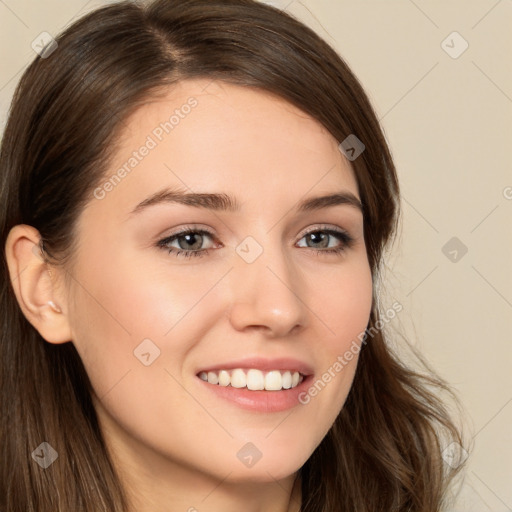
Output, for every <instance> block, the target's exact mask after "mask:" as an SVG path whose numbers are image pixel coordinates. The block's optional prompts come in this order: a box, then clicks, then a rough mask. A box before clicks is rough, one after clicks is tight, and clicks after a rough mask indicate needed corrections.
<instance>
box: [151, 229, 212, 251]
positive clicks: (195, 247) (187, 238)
mask: <svg viewBox="0 0 512 512" xmlns="http://www.w3.org/2000/svg"><path fill="white" fill-rule="evenodd" d="M208 238H210V239H213V234H212V233H210V232H209V231H207V230H206V229H190V228H189V229H186V230H183V231H180V232H179V233H175V234H174V235H171V236H169V237H167V238H164V239H163V240H160V241H159V242H158V244H157V245H158V247H161V248H162V249H167V250H168V252H169V253H174V255H175V256H184V257H186V258H188V257H190V256H204V255H205V254H208V249H209V248H206V249H205V248H203V244H204V242H205V240H206V239H208ZM172 244H177V247H176V245H174V246H173V245H172ZM210 248H211V247H210Z"/></svg>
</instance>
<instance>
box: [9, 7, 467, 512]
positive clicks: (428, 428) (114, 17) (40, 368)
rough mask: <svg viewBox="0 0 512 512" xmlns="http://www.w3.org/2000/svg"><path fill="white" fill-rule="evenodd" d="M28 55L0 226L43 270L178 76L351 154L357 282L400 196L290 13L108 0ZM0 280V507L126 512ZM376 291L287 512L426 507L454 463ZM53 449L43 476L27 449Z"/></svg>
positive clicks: (84, 398)
mask: <svg viewBox="0 0 512 512" xmlns="http://www.w3.org/2000/svg"><path fill="white" fill-rule="evenodd" d="M57 44H58V46H57V48H56V49H55V51H54V52H53V53H52V54H50V52H48V54H47V55H44V54H43V56H42V57H41V56H38V57H37V58H35V60H34V61H33V62H32V63H31V64H30V66H29V67H28V69H27V70H26V71H25V73H24V74H23V76H22V78H21V80H20V83H19V84H18V87H17V89H16V92H15V95H14V99H13V103H12V108H11V111H10V115H9V119H8V123H7V125H6V128H5V133H4V136H3V140H2V146H1V153H0V175H1V181H2V185H1V186H2V189H1V197H0V208H1V210H0V231H1V241H2V245H3V246H4V245H5V242H6V238H7V235H8V233H9V231H10V229H11V228H12V227H13V226H15V225H17V224H29V225H31V226H34V227H35V228H36V229H37V230H38V231H39V233H40V235H41V248H42V249H43V254H44V255H45V257H46V258H48V261H52V263H53V264H55V265H63V266H64V265H66V264H67V263H68V262H69V261H70V260H71V259H72V256H73V253H74V251H75V250H76V242H77V240H76V237H75V236H74V233H75V225H76V221H77V219H78V217H79V215H80V213H81V210H82V209H83V207H84V206H85V204H86V203H87V202H88V201H90V200H91V199H92V197H93V190H94V189H95V187H97V186H98V184H99V183H101V181H102V178H103V177H104V175H105V173H106V172H107V168H108V164H109V158H110V156H111V155H112V153H113V150H114V148H115V147H116V146H115V142H116V135H118V134H119V133H120V130H121V128H122V124H123V122H124V120H125V119H127V117H128V116H129V115H130V113H132V112H133V111H134V109H135V108H136V107H137V106H138V105H140V104H142V103H143V102H144V101H145V100H147V98H149V97H151V95H152V94H155V93H157V92H158V91H159V90H163V88H165V87H167V86H170V85H172V84H175V83H177V82H178V81H180V80H182V79H187V78H196V77H201V78H208V79H211V80H223V81H226V82H229V83H232V84H238V85H241V86H244V87H254V88H258V89H261V90H265V91H268V92H271V93H274V94H276V95H277V96H279V97H281V98H284V99H285V100H287V101H289V102H290V103H292V104H294V105H296V106H297V107H299V108H300V109H302V110H303V111H304V112H306V113H307V114H309V115H311V116H312V117H313V118H315V119H316V120H318V121H319V122H320V123H322V124H323V125H324V126H325V127H326V128H327V130H329V132H330V133H331V134H332V135H333V136H334V137H335V138H336V140H338V141H340V142H341V141H343V140H344V139H345V138H346V137H348V136H349V135H351V134H354V135H356V136H357V138H358V139H360V140H361V141H362V142H363V143H364V145H365V150H364V151H363V153H362V154H361V155H360V156H359V157H358V158H357V159H355V160H354V161H352V166H353V169H354V172H355V176H356V179H357V183H358V187H359V192H360V196H361V200H362V203H363V209H364V210H363V215H364V236H365V242H366V247H367V253H368V259H369V263H370V266H371V270H372V274H373V276H374V279H376V278H377V277H378V274H379V268H380V265H381V260H382V253H383V250H384V248H385V247H386V245H387V244H388V243H389V241H390V239H391V237H392V235H393V233H394V232H395V231H396V228H397V221H398V217H399V186H398V181H397V176H396V172H395V168H394V165H393V161H392V158H391V154H390V151H389V149H388V146H387V144H386V141H385V137H384V135H383V132H382V130H381V127H380V126H379V123H378V120H377V117H376V115H375V113H374V110H373V108H372V106H371V104H370V102H369V100H368V98H367V96H366V94H365V92H364V91H363V89H362V87H361V85H360V84H359V82H358V80H357V78H356V77H355V76H354V74H353V73H352V72H351V71H350V70H349V68H348V67H347V65H346V64H345V62H344V61H343V60H342V58H340V56H339V55H338V54H337V53H336V52H335V51H334V50H333V49H332V48H331V47H330V46H329V45H328V44H327V43H326V42H324V41H323V40H322V39H321V38H320V37H319V36H318V35H316V34H315V33H314V32H313V31H312V30H310V29H308V28H307V27H306V26H304V25H303V24H301V23H300V22H299V21H297V20H295V19H294V18H293V17H292V16H290V15H288V14H286V13H285V12H281V11H280V10H278V9H275V8H273V7H270V6H268V5H264V4H262V3H258V2H256V1H253V0H186V1H183V0H157V1H155V2H151V3H149V4H148V5H146V6H142V5H138V4H136V3H132V2H121V3H117V4H112V5H110V6H107V7H103V8H101V9H97V10H95V11H93V12H92V13H90V14H88V15H86V16H84V17H83V18H81V19H79V20H78V21H77V22H75V23H74V24H73V25H72V26H71V27H69V28H68V29H67V30H66V31H65V32H64V33H63V34H61V35H60V36H59V37H58V38H57ZM1 272H2V279H1V283H0V315H1V316H0V318H1V323H0V328H1V329H0V337H1V338H0V410H1V416H0V450H1V451H0V453H2V464H1V466H0V510H1V511H3V512H18V511H19V512H30V511H37V512H50V511H51V512H55V511H62V512H64V511H65V512H69V511H71V510H73V511H79V510H82V511H87V512H98V511H108V512H126V511H127V510H128V500H127V498H126V495H125V493H124V490H123V488H122V485H121V483H120V480H119V479H118V476H117V474H116V470H115V468H114V465H113V463H112V461H111V459H110V457H109V455H108V453H107V450H106V445H105V442H104V439H103V437H102V433H101V431H100V428H99V426H98V421H97V417H96V414H95V409H94V407H93V405H92V402H91V394H90V393H91V388H90V382H89V379H88V376H87V374H86V372H85V369H84V367H83V365H82V362H81V359H80V357H79V356H78V353H77V351H76V350H75V347H74V345H73V343H72V342H68V343H65V344H61V345H54V344H51V343H47V342H45V340H44V339H43V338H42V337H41V336H40V334H39V333H38V332H37V330H36V329H35V328H34V327H33V326H32V325H31V324H30V323H29V322H28V321H27V319H26V318H25V317H24V315H23V313H22V311H21V309H20V307H19V305H18V303H17V300H16V297H15V295H14V292H13V287H12V283H11V282H10V277H9V274H8V269H7V264H6V260H5V255H3V257H2V267H1ZM377 302H378V301H377V297H375V293H374V304H373V309H372V312H371V316H370V320H369V324H368V328H369V329H372V333H373V334H372V336H371V340H370V341H367V342H366V343H365V344H364V347H363V349H362V351H361V353H360V359H359V363H358V367H357V371H356V375H355V379H354V382H353V386H352V388H351V391H350V393H349V396H348V398H347V401H346V403H345V405H344V407H343V409H342V411H341V413H340V414H339V416H338V418H337V419H336V421H335V423H334V425H333V426H332V428H331V429H330V431H329V432H328V434H327V436H326V437H325V438H324V440H323V441H322V442H321V444H320V445H319V446H318V447H317V449H316V450H315V452H314V453H313V454H312V456H311V457H310V459H309V460H308V461H307V462H306V464H305V465H304V466H303V467H302V468H301V469H300V472H299V474H300V477H301V485H302V499H303V502H302V508H301V510H302V511H303V512H333V511H336V510H347V511H348V510H357V511H358V512H364V511H367V512H377V511H387V512H390V511H392V510H393V511H399V512H405V511H406V510H407V511H409V512H411V511H414V512H420V511H422V512H435V511H438V510H440V509H441V506H442V502H443V497H444V496H445V494H446V492H445V491H446V486H447V484H448V481H449V480H450V478H451V476H452V475H453V473H454V472H455V471H451V469H450V467H449V466H447V465H446V464H445V463H444V462H443V460H442V457H441V451H442V449H443V448H444V446H445V444H446V443H445V441H444V440H445V439H448V440H451V441H455V442H457V443H461V440H460V436H459V432H458V430H457V428H456V427H455V426H454V424H453V423H452V422H451V420H450V418H449V415H448V414H447V412H446V410H445V407H444V406H443V405H442V403H441V401H440V400H439V399H438V398H437V397H436V393H437V390H439V389H446V386H445V385H444V384H443V382H442V381H440V380H439V379H437V378H435V377H434V376H432V375H431V374H428V375H430V376H422V375H420V374H419V373H415V372H413V371H412V370H410V369H407V368H406V367H405V366H404V365H403V364H401V363H400V362H399V361H398V359H397V358H396V356H394V355H393V354H392V353H391V352H390V350H389V349H388V348H387V345H386V341H385V339H384V334H383V331H382V330H381V329H377V328H376V327H375V326H376V325H377V327H378V326H379V325H380V324H379V323H378V321H379V318H380V317H379V311H378V307H377ZM43 441H45V442H48V443H49V444H50V445H51V446H52V447H53V448H54V449H55V450H56V451H57V453H58V454H59V458H58V459H57V461H56V462H55V463H53V464H52V465H51V466H50V467H48V468H47V469H45V470H42V469H41V468H40V467H39V465H37V464H35V463H34V461H33V460H32V458H31V453H32V452H33V451H34V449H35V448H36V447H38V446H39V445H40V444H41V442H43Z"/></svg>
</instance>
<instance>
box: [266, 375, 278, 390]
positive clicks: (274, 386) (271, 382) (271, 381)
mask: <svg viewBox="0 0 512 512" xmlns="http://www.w3.org/2000/svg"><path fill="white" fill-rule="evenodd" d="M281 383H282V378H281V372H279V371H271V372H268V373H267V374H266V375H265V389H266V390H267V391H278V390H280V389H281V388H282V385H281Z"/></svg>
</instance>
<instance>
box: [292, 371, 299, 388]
mask: <svg viewBox="0 0 512 512" xmlns="http://www.w3.org/2000/svg"><path fill="white" fill-rule="evenodd" d="M299 377H300V373H299V372H293V375H292V388H294V387H295V386H296V385H297V384H298V383H299Z"/></svg>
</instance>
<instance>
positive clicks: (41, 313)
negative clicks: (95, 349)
mask: <svg viewBox="0 0 512 512" xmlns="http://www.w3.org/2000/svg"><path fill="white" fill-rule="evenodd" d="M40 239H41V236H40V234H39V231H37V229H35V228H34V227H32V226H29V225H27V224H19V225H17V226H14V227H13V228H12V229H11V231H10V232H9V235H8V236H7V241H6V244H5V256H6V260H7V266H8V269H9V275H10V278H11V284H12V287H13V290H14V293H15V295H16V299H17V300H18V304H19V306H20V308H21V310H22V312H23V314H24V315H25V317H26V318H27V320H28V321H29V322H30V323H31V324H32V325H33V326H34V328H35V329H37V331H38V332H39V334H41V336H42V337H43V338H44V339H45V340H46V341H48V342H50V343H65V342H67V341H70V340H71V330H70V326H69V322H68V317H67V315H66V314H65V312H64V311H63V309H64V310H65V308H63V306H64V304H63V302H64V301H63V297H56V290H55V289H54V285H53V280H52V276H51V271H50V270H49V268H48V264H47V263H46V262H45V261H44V259H43V257H42V254H41V251H40V248H39V242H40Z"/></svg>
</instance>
